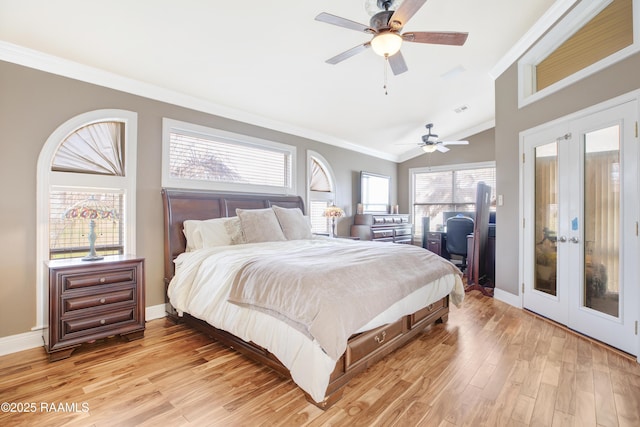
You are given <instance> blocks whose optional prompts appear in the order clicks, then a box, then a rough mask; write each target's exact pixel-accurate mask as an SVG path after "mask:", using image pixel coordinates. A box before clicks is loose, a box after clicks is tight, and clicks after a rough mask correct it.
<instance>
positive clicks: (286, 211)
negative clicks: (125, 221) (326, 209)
mask: <svg viewBox="0 0 640 427" xmlns="http://www.w3.org/2000/svg"><path fill="white" fill-rule="evenodd" d="M162 199H163V206H164V218H165V230H164V231H165V244H164V255H165V287H166V289H165V290H166V295H167V314H168V316H169V317H170V318H171V319H173V320H175V321H181V322H185V323H186V324H187V325H189V326H191V327H193V328H196V329H198V330H201V331H203V332H205V333H206V334H208V335H209V336H211V337H212V338H214V339H216V340H218V341H220V342H221V343H223V344H225V345H227V346H229V347H231V348H234V349H236V350H237V351H239V352H241V353H243V354H244V355H245V356H247V357H249V358H251V359H253V360H255V361H257V362H260V363H262V364H265V365H267V366H269V367H270V368H272V369H274V370H275V371H277V372H278V373H280V374H282V375H284V376H286V377H289V378H292V379H293V381H294V382H295V383H296V384H297V385H298V386H299V387H300V388H301V389H302V391H303V392H304V393H305V396H306V397H307V399H308V400H309V401H310V402H312V403H313V404H315V405H316V406H318V407H320V408H322V409H326V408H328V407H329V406H331V405H332V404H333V403H335V402H336V401H338V400H339V399H340V397H341V395H342V393H343V391H344V388H345V386H346V385H347V383H348V382H349V380H350V379H351V378H353V377H354V376H355V375H357V374H359V373H361V372H362V371H364V370H365V369H367V368H368V367H369V366H371V365H372V364H373V363H375V362H377V361H378V360H380V359H382V358H383V357H384V356H386V355H387V354H389V353H390V352H392V351H394V350H395V349H397V348H399V347H400V346H402V345H404V344H405V343H406V342H408V341H409V340H411V339H412V338H413V337H415V336H416V335H418V334H419V333H421V332H422V331H423V330H424V329H425V328H426V327H427V326H429V325H431V324H433V323H436V322H446V320H447V317H448V313H449V303H450V302H453V303H454V304H456V305H459V304H461V303H462V300H463V298H464V288H463V285H462V279H461V274H460V272H459V270H457V268H456V267H455V266H453V264H451V263H449V262H448V261H446V260H444V259H442V258H440V257H438V256H436V255H435V254H432V253H431V252H429V251H426V250H425V249H422V248H419V247H416V246H412V245H397V244H391V243H380V242H359V241H354V240H349V239H333V238H329V237H324V236H314V235H311V233H310V230H309V226H308V222H306V221H307V219H306V218H305V217H303V216H302V212H304V205H303V202H302V199H301V198H300V197H298V196H282V195H264V194H232V193H214V192H205V191H183V190H172V189H163V190H162ZM274 218H275V221H276V222H275V223H274V222H273V221H274ZM301 218H302V219H301ZM275 224H277V225H275ZM302 224H306V230H305V227H304V226H302ZM426 265H429V266H431V267H429V269H428V270H427V269H426V267H424V266H426ZM423 270H424V271H423ZM285 272H286V273H285ZM371 272H372V273H373V275H371V277H369V275H370V273H371ZM365 300H366V301H367V303H366V304H365V303H363V301H365Z"/></svg>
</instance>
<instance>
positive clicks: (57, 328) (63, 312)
mask: <svg viewBox="0 0 640 427" xmlns="http://www.w3.org/2000/svg"><path fill="white" fill-rule="evenodd" d="M46 265H47V268H48V269H49V286H48V287H47V292H46V294H45V301H48V304H45V307H46V310H47V312H45V316H44V318H45V320H46V321H47V322H48V325H47V326H46V327H45V328H44V330H43V335H42V336H43V339H44V348H45V350H46V351H47V353H48V354H49V360H50V361H54V360H60V359H64V358H66V357H69V356H70V355H71V353H72V352H73V351H74V350H75V349H76V348H77V347H79V346H80V344H82V343H86V342H89V341H93V340H97V339H100V338H106V337H110V336H112V335H121V336H123V337H125V338H127V339H129V340H133V339H137V338H142V337H143V336H144V328H145V324H144V322H145V320H144V316H145V313H144V312H145V303H144V288H145V286H144V285H145V283H144V258H136V257H133V256H128V255H114V256H105V257H104V259H102V260H100V261H82V260H81V259H80V258H74V259H61V260H51V261H48V262H47V263H46Z"/></svg>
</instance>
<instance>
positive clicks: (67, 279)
mask: <svg viewBox="0 0 640 427" xmlns="http://www.w3.org/2000/svg"><path fill="white" fill-rule="evenodd" d="M61 279H62V292H65V291H71V290H75V289H83V288H86V287H90V286H100V285H110V284H116V283H117V284H129V283H135V280H136V269H135V268H123V269H113V270H103V271H100V270H96V271H90V272H84V273H77V274H64V275H62V277H61Z"/></svg>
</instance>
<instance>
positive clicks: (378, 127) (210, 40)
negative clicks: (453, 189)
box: [0, 0, 560, 161]
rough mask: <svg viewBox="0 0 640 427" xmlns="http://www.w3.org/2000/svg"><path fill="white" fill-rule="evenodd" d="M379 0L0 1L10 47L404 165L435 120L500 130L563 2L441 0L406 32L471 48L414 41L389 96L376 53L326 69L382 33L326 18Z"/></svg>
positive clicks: (456, 133) (442, 127)
mask: <svg viewBox="0 0 640 427" xmlns="http://www.w3.org/2000/svg"><path fill="white" fill-rule="evenodd" d="M558 1H560V0H558ZM371 3H372V0H325V1H309V0H280V1H264V0H262V1H258V0H248V1H227V2H220V1H204V0H180V1H175V0H134V1H132V0H110V1H86V0H56V1H47V0H0V42H2V43H4V44H5V46H6V45H7V44H8V45H11V46H13V45H16V46H19V47H24V48H27V49H32V50H34V51H36V52H33V54H34V55H39V54H40V53H43V54H47V55H52V56H54V57H56V58H62V59H64V60H69V61H72V62H73V63H77V64H81V65H84V66H89V67H91V68H88V69H87V70H92V69H98V70H103V71H106V72H107V73H108V74H106V73H105V74H104V75H105V76H108V77H111V78H112V79H113V81H114V82H115V81H118V79H120V78H121V77H125V78H126V79H127V80H126V81H127V82H128V83H127V84H129V85H131V86H136V90H138V91H140V92H142V93H145V94H146V95H149V96H152V97H153V96H156V97H157V98H163V97H164V98H167V97H174V98H176V99H180V102H181V103H182V104H185V105H187V104H191V105H192V106H193V107H194V108H199V109H203V110H208V111H210V112H214V113H217V114H220V115H223V116H226V117H230V118H234V119H238V120H242V121H246V122H249V123H253V124H257V125H259V126H264V127H269V128H273V129H276V130H280V131H284V132H289V133H292V134H296V135H300V136H304V137H309V138H312V139H315V140H319V141H322V142H327V143H330V144H335V145H341V146H346V147H350V148H354V149H357V150H361V151H363V152H366V153H369V154H373V155H376V156H379V157H383V158H388V159H390V160H396V161H400V160H404V159H406V158H410V157H413V156H415V155H418V154H420V151H419V150H418V148H417V144H418V142H419V141H420V136H421V135H422V134H424V133H425V128H424V126H425V124H427V123H434V129H433V131H434V132H435V133H437V134H439V135H440V137H441V138H444V139H459V138H466V137H468V136H469V135H471V134H473V133H476V132H478V131H481V130H484V129H487V128H490V127H492V126H493V123H494V110H495V108H494V78H495V77H496V76H495V75H492V70H493V73H494V74H495V69H496V65H497V64H498V63H499V62H500V61H501V59H503V58H504V57H505V55H507V53H508V52H509V51H510V49H511V48H512V47H513V46H514V45H516V44H517V42H518V41H519V40H520V39H521V38H522V37H523V36H524V35H525V33H527V31H528V30H529V29H530V28H531V27H532V26H533V25H534V24H535V23H536V22H537V21H538V20H539V19H540V18H541V17H542V16H543V15H544V14H545V12H547V11H548V10H549V9H550V8H551V7H552V6H553V5H554V3H555V0H517V1H515V0H484V1H479V0H428V1H427V2H426V3H425V4H424V6H423V7H422V8H421V9H420V10H418V12H417V13H416V14H415V15H414V16H413V17H412V18H411V19H410V20H409V22H408V23H407V24H406V26H405V27H404V29H403V31H463V32H468V33H469V37H468V40H467V42H466V43H465V44H464V46H461V47H458V46H442V45H433V44H418V43H407V42H405V43H403V45H402V49H401V52H402V54H403V56H404V59H405V61H406V63H407V65H408V68H409V70H408V71H407V72H406V73H403V74H400V75H397V76H395V75H393V74H392V73H391V71H389V70H387V94H385V90H384V89H383V85H384V82H385V61H384V59H383V58H382V57H380V56H377V55H376V54H375V53H374V52H373V51H372V50H371V49H368V50H366V51H365V52H363V53H361V54H358V55H356V56H354V57H352V58H349V59H347V60H345V61H343V62H341V63H339V64H337V65H330V64H327V63H325V60H327V59H328V58H330V57H333V56H334V55H337V54H338V53H340V52H343V51H346V50H347V49H350V48H352V47H354V46H357V45H359V44H362V43H364V42H366V41H368V40H370V38H371V36H370V35H367V34H364V33H360V32H357V31H353V30H348V29H344V28H340V27H337V26H333V25H329V24H326V23H322V22H318V21H316V20H315V19H314V18H315V16H316V15H318V14H319V13H321V12H328V13H331V14H333V15H338V16H341V17H344V18H347V19H350V20H352V21H356V22H360V23H363V24H366V25H368V22H369V18H370V16H369V14H368V13H367V11H366V8H365V6H366V5H369V6H371ZM373 4H375V0H373ZM514 59H515V58H514ZM129 79H131V80H129ZM107 80H108V78H107ZM107 84H108V83H107ZM120 84H122V83H120ZM154 94H155V95H154ZM167 94H170V95H167ZM456 110H461V112H456ZM414 144H415V145H414ZM453 149H464V147H454V148H453Z"/></svg>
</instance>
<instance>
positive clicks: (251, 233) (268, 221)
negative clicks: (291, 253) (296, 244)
mask: <svg viewBox="0 0 640 427" xmlns="http://www.w3.org/2000/svg"><path fill="white" fill-rule="evenodd" d="M236 214H237V215H238V218H240V223H241V224H242V234H243V235H244V240H245V241H246V242H247V243H260V242H277V241H281V240H287V238H286V237H284V233H283V232H282V228H280V223H279V222H278V218H276V214H275V212H273V209H271V208H266V209H236Z"/></svg>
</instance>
